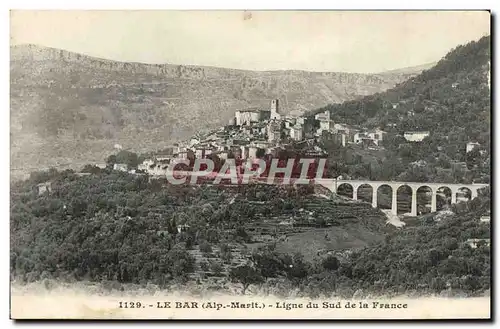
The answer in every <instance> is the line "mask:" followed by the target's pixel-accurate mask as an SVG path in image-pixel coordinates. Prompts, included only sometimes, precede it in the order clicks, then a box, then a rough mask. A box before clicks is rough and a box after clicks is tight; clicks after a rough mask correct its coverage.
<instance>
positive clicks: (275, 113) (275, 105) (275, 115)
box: [271, 99, 281, 120]
mask: <svg viewBox="0 0 500 329" xmlns="http://www.w3.org/2000/svg"><path fill="white" fill-rule="evenodd" d="M280 119H281V115H280V114H279V100H277V99H273V100H272V101H271V120H280Z"/></svg>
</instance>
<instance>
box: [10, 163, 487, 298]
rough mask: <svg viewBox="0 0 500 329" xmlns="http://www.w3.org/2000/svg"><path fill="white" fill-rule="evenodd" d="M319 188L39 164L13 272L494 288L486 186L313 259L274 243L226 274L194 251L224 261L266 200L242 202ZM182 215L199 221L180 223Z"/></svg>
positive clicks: (245, 240) (15, 242)
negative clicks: (440, 209) (214, 252)
mask: <svg viewBox="0 0 500 329" xmlns="http://www.w3.org/2000/svg"><path fill="white" fill-rule="evenodd" d="M47 180H50V181H52V190H51V192H49V193H45V194H42V195H39V194H38V193H37V191H34V190H33V187H34V186H36V184H37V183H40V182H44V181H47ZM311 193H313V191H312V190H310V189H309V188H307V187H303V188H302V189H300V190H299V191H295V192H293V193H292V192H291V190H289V189H288V190H287V189H286V188H283V187H279V186H245V187H241V186H240V187H237V188H235V189H228V188H227V187H217V186H211V187H208V186H198V187H195V186H191V185H186V186H168V185H161V183H160V182H157V181H154V180H153V181H151V182H149V181H148V177H147V176H136V175H131V174H127V173H117V172H112V171H102V172H101V173H98V174H92V175H85V176H81V175H80V176H79V175H77V174H76V173H73V172H71V171H64V172H57V171H55V170H52V171H49V172H43V173H33V174H32V177H31V178H30V179H29V180H26V181H23V182H17V183H15V184H13V186H12V195H11V225H10V227H11V278H12V279H13V280H17V281H18V282H33V281H38V280H43V279H57V280H61V281H72V280H88V281H94V282H103V281H106V282H115V283H116V284H118V285H119V284H128V283H130V284H155V285H157V286H158V287H159V288H165V287H168V286H169V285H170V284H173V283H179V282H186V281H189V280H190V275H192V274H193V273H196V272H197V271H200V270H204V271H205V272H207V271H208V272H210V273H212V274H213V275H219V276H222V277H225V278H226V281H227V282H233V283H235V284H238V285H240V286H241V291H242V292H243V293H244V292H245V291H246V290H247V289H248V288H249V287H256V288H258V287H267V288H266V289H267V291H273V292H275V293H279V292H280V291H281V293H285V292H286V291H291V290H293V289H295V290H297V291H298V292H299V294H303V295H305V296H318V295H321V294H331V293H336V294H341V295H344V296H352V295H353V294H354V293H356V292H357V294H359V293H360V292H363V291H364V292H366V293H377V292H378V293H380V292H384V293H386V294H389V293H394V294H398V293H408V292H412V291H416V290H418V291H419V292H421V293H422V292H423V293H440V292H442V291H450V289H451V291H454V292H457V291H458V292H459V293H460V294H464V293H465V294H468V295H474V294H478V293H481V292H483V291H485V290H487V289H489V287H490V286H489V285H490V249H489V247H488V246H485V245H484V246H480V247H479V248H477V249H473V248H471V247H470V246H469V245H467V244H466V240H467V239H470V238H489V235H490V229H489V223H482V222H480V221H479V220H478V218H479V216H480V215H482V214H485V213H487V212H488V211H489V202H490V196H489V194H488V193H489V192H488V191H483V193H482V194H481V195H480V197H479V198H476V199H474V200H473V201H470V202H468V203H461V204H459V205H456V206H454V208H453V209H454V212H455V214H451V215H449V216H448V217H447V218H441V219H440V220H439V221H436V218H434V217H435V216H436V215H432V216H430V217H424V218H420V219H419V220H417V221H416V222H415V223H414V224H413V225H411V227H407V228H405V229H403V230H402V231H398V230H396V229H392V230H387V229H384V226H386V225H385V223H384V222H383V220H379V221H378V222H372V223H368V222H363V221H361V222H360V223H362V224H363V225H365V226H367V228H368V229H370V230H372V231H374V232H375V231H377V232H378V233H380V234H383V235H384V236H385V238H384V239H383V240H382V241H381V242H379V243H375V244H372V245H371V246H368V247H366V248H358V249H355V250H350V251H345V250H344V251H338V252H337V253H333V254H330V255H322V256H321V257H317V258H315V259H313V260H306V259H304V257H303V255H301V254H298V253H297V254H286V253H279V252H277V251H276V248H275V244H273V243H268V244H264V245H262V246H260V247H259V248H256V249H253V250H252V251H251V252H249V253H248V254H246V255H244V257H243V258H244V262H242V263H241V264H240V265H238V266H232V267H231V268H230V269H229V271H228V273H226V274H223V275H221V268H220V265H217V264H203V263H199V262H197V261H196V260H195V258H194V257H193V256H192V251H193V250H199V251H200V252H203V253H209V252H210V251H211V249H212V247H217V248H218V250H220V254H219V255H218V257H219V258H220V262H221V263H222V262H224V261H225V260H227V259H230V258H231V257H232V248H231V247H229V244H230V242H235V241H236V242H237V243H239V244H242V245H245V244H250V243H251V240H252V236H251V234H249V233H248V232H245V229H243V227H244V224H245V223H247V222H249V221H252V220H254V218H255V216H256V214H257V213H258V212H262V209H261V208H262V206H261V205H258V204H251V203H248V202H239V201H238V200H248V199H254V200H257V199H258V200H260V201H272V200H277V199H285V200H287V202H289V203H290V204H289V205H288V206H286V207H292V208H293V207H295V208H299V207H302V206H303V200H305V199H307V198H310V197H311V195H312V194H311ZM235 200H236V201H235ZM267 207H268V209H267V210H266V211H267V214H268V216H272V215H273V214H279V213H281V212H283V211H284V208H283V207H284V205H283V204H282V203H279V202H270V203H269V204H268V206H267ZM368 208H369V206H368ZM350 220H351V221H359V220H360V219H356V218H352V219H350ZM372 221H374V220H372ZM184 224H189V229H188V230H186V231H181V232H179V231H178V229H177V228H178V227H179V226H182V225H184ZM345 224H346V223H340V225H345Z"/></svg>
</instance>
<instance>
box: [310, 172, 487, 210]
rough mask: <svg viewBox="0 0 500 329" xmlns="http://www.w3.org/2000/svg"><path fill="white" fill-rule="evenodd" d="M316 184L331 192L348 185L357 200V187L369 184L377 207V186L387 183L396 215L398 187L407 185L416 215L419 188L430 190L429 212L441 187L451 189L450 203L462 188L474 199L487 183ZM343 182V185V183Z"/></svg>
mask: <svg viewBox="0 0 500 329" xmlns="http://www.w3.org/2000/svg"><path fill="white" fill-rule="evenodd" d="M314 182H315V183H316V184H320V185H323V186H324V187H326V188H328V189H329V190H330V191H332V192H333V193H337V190H338V187H339V186H341V185H342V186H346V185H350V187H352V198H353V200H358V189H359V187H361V186H365V185H368V186H371V189H372V207H374V208H377V206H378V201H377V192H378V189H379V187H381V186H383V185H387V186H389V187H391V189H392V204H391V213H392V214H394V215H397V211H398V189H399V188H400V187H402V186H408V187H409V188H410V189H411V191H412V195H411V211H410V214H411V216H416V215H417V190H418V189H419V188H421V187H422V188H423V187H425V188H428V189H430V190H431V193H432V197H431V212H435V211H436V210H437V194H438V191H439V190H440V189H442V188H446V189H449V190H450V191H451V203H452V204H454V203H457V193H458V192H459V191H462V190H465V189H467V190H469V191H470V199H471V200H472V199H474V198H475V197H477V195H478V190H480V189H482V188H484V187H487V186H488V184H448V183H416V182H393V181H358V180H340V179H315V180H314ZM344 184H345V185H344Z"/></svg>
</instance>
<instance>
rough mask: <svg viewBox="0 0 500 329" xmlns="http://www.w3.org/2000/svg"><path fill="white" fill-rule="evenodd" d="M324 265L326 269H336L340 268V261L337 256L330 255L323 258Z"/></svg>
mask: <svg viewBox="0 0 500 329" xmlns="http://www.w3.org/2000/svg"><path fill="white" fill-rule="evenodd" d="M322 265H323V268H324V269H325V270H330V271H335V270H337V269H338V268H339V265H340V262H339V260H338V259H337V257H335V256H333V255H328V257H326V258H325V259H324V260H323V263H322Z"/></svg>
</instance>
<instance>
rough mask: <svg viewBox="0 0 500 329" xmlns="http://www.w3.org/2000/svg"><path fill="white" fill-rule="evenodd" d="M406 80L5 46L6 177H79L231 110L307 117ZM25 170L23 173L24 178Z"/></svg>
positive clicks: (222, 120) (211, 124)
mask: <svg viewBox="0 0 500 329" xmlns="http://www.w3.org/2000/svg"><path fill="white" fill-rule="evenodd" d="M415 74H416V73H411V74H379V75H370V74H355V73H352V74H351V73H336V72H322V73H317V72H306V71H271V72H258V71H245V70H237V69H225V68H214V67H198V66H185V65H174V64H165V65H152V64H151V65H150V64H141V63H138V64H131V63H126V62H116V61H112V60H105V59H102V60H101V59H94V58H93V57H89V56H86V55H81V54H78V53H71V52H68V51H64V50H60V49H56V48H47V47H43V48H41V47H39V46H14V47H11V61H10V85H11V89H10V90H11V93H10V96H11V100H10V105H11V106H10V107H11V168H12V169H13V171H12V174H13V175H17V174H22V175H26V174H27V173H28V172H29V170H31V168H49V167H52V166H54V167H59V168H60V167H62V166H63V165H64V164H69V166H68V167H69V168H72V169H79V168H81V167H82V166H83V165H85V164H86V163H96V162H103V161H104V159H105V158H106V157H107V156H108V155H110V154H111V153H113V152H114V149H113V146H114V145H115V144H120V145H121V146H122V147H123V148H126V149H130V150H132V151H135V152H143V151H154V150H159V149H163V148H165V147H167V146H169V145H171V144H172V143H174V142H176V141H179V140H183V139H186V138H189V137H190V136H191V135H193V134H194V133H196V132H203V131H205V130H211V129H214V128H218V127H220V126H223V125H225V124H227V122H228V120H229V119H231V118H233V117H234V113H235V111H236V110H238V109H241V108H247V107H250V106H252V107H255V106H257V107H263V108H268V107H269V102H270V100H271V99H276V98H277V99H280V104H281V110H280V111H281V113H282V114H296V115H300V114H302V113H305V112H308V111H311V110H313V109H316V108H319V107H322V106H326V105H328V104H331V103H341V102H343V101H346V100H352V99H356V98H357V97H362V96H366V95H371V94H374V93H377V92H380V91H383V90H387V89H388V88H391V87H393V86H395V85H396V84H397V83H401V82H402V81H405V80H407V79H408V78H410V77H412V76H414V75H415ZM27 168H29V170H28V169H27Z"/></svg>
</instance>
